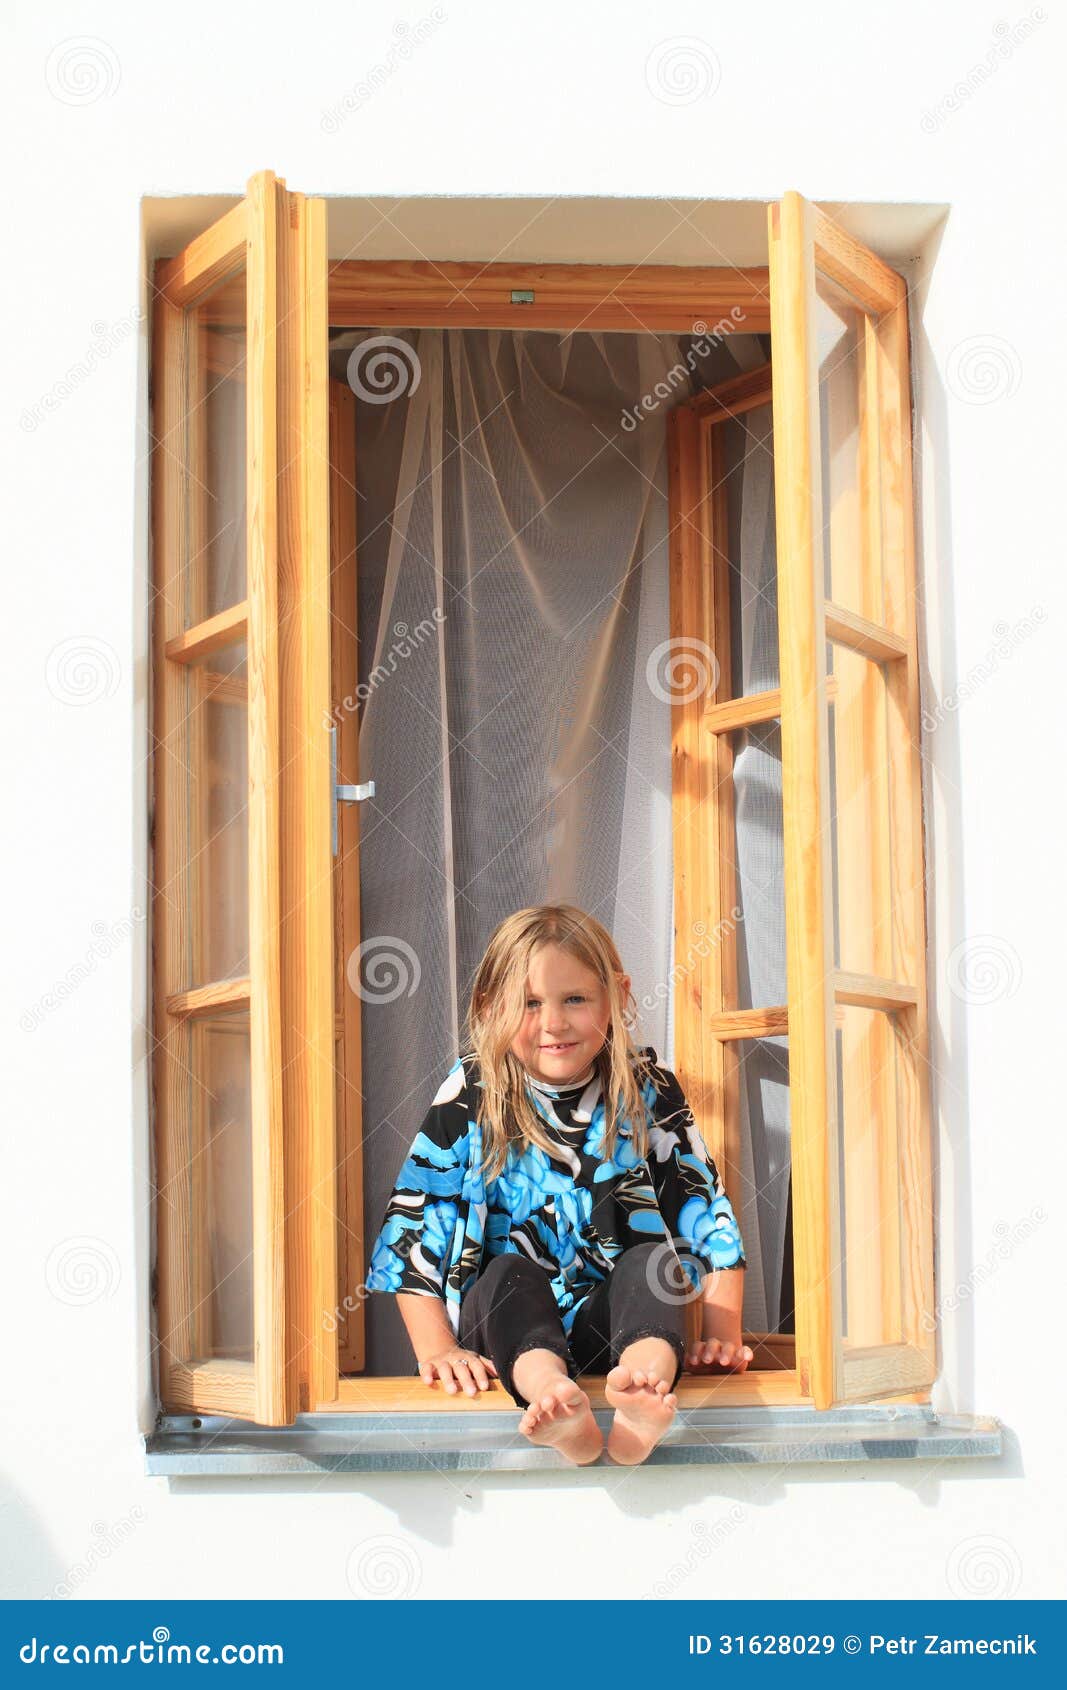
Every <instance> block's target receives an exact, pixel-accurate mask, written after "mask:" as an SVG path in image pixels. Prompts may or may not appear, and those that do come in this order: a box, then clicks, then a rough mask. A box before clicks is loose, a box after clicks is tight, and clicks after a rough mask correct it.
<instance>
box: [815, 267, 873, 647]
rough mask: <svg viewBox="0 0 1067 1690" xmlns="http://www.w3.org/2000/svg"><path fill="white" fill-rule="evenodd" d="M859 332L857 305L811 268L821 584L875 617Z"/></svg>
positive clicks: (862, 320) (862, 328) (838, 600)
mask: <svg viewBox="0 0 1067 1690" xmlns="http://www.w3.org/2000/svg"><path fill="white" fill-rule="evenodd" d="M865 333H866V317H865V314H864V312H863V311H861V310H860V308H859V307H858V306H857V305H855V304H854V303H853V302H852V301H851V300H850V299H849V298H848V297H847V295H845V294H844V293H842V292H841V290H840V289H839V288H837V287H835V286H834V284H833V283H832V282H830V281H828V280H827V278H826V277H825V276H821V275H818V274H817V275H816V306H815V340H816V356H817V358H818V364H819V423H820V437H821V438H820V455H821V463H822V523H823V571H824V590H825V593H826V596H827V598H830V599H833V601H834V603H835V604H840V605H843V606H844V607H845V608H846V609H848V610H854V611H857V612H859V614H860V615H862V616H867V617H869V618H870V620H871V621H872V622H880V621H881V620H882V583H881V578H880V573H879V571H880V564H879V561H878V558H877V551H876V549H875V548H874V547H872V545H871V540H870V535H869V533H868V531H867V529H868V524H867V520H866V516H865V512H864V509H863V496H864V489H863V478H862V476H861V450H862V443H861V424H863V423H864V422H865V421H867V422H868V426H869V428H870V429H871V430H874V429H876V427H877V420H876V419H877V407H876V406H874V405H871V406H870V407H868V402H867V395H866V383H865V374H864V371H865V362H866V360H865V355H864V337H865ZM868 408H869V409H870V418H869V419H868V418H867V411H868ZM871 445H872V447H873V446H874V441H873V440H872V441H871Z"/></svg>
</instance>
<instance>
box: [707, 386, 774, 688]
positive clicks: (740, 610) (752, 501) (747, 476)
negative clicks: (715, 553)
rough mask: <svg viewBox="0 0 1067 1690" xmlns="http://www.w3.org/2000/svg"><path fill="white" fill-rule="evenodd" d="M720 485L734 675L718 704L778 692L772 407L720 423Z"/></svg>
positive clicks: (716, 459) (715, 440) (716, 433)
mask: <svg viewBox="0 0 1067 1690" xmlns="http://www.w3.org/2000/svg"><path fill="white" fill-rule="evenodd" d="M710 440H711V452H712V476H713V480H723V481H724V483H725V496H726V546H727V559H728V563H729V576H728V579H729V608H730V671H729V675H728V676H727V675H724V676H723V679H722V684H721V685H720V687H719V692H718V702H721V701H722V700H723V699H726V698H741V697H743V696H745V695H746V694H748V693H753V692H769V691H770V690H771V689H772V688H774V687H776V686H777V685H778V679H779V671H778V552H777V546H776V541H775V526H774V436H773V431H772V427H771V407H770V405H758V406H756V407H755V408H754V409H753V410H751V411H747V412H745V413H744V414H743V415H742V416H740V417H729V418H727V420H726V421H724V422H721V423H716V425H715V427H714V428H713V429H712V430H711V431H710Z"/></svg>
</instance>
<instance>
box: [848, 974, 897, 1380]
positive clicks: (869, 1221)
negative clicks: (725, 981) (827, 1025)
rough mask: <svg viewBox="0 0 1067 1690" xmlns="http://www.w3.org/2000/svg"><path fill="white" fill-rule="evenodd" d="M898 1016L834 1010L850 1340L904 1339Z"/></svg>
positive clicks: (855, 1342)
mask: <svg viewBox="0 0 1067 1690" xmlns="http://www.w3.org/2000/svg"><path fill="white" fill-rule="evenodd" d="M901 1036H902V1035H901V1033H900V1032H899V1030H898V1022H897V1018H896V1017H895V1016H892V1015H886V1014H884V1013H883V1012H882V1011H881V1010H877V1009H862V1008H857V1007H855V1006H853V1005H847V1006H845V1005H839V1006H838V1009H837V1016H836V1030H835V1040H836V1049H837V1129H838V1177H839V1180H840V1192H841V1204H840V1209H841V1237H840V1248H841V1259H842V1262H843V1264H844V1271H843V1273H842V1276H841V1277H842V1320H843V1332H844V1336H845V1340H846V1342H847V1343H848V1344H849V1345H851V1346H854V1347H856V1348H863V1347H864V1346H866V1345H868V1344H890V1343H899V1342H901V1341H902V1338H903V1328H902V1315H901V1283H902V1281H901V1262H900V1250H901V1225H900V1174H899V1169H900V1160H899V1148H898V1143H897V1066H898V1060H897V1041H898V1039H899V1038H900V1037H901Z"/></svg>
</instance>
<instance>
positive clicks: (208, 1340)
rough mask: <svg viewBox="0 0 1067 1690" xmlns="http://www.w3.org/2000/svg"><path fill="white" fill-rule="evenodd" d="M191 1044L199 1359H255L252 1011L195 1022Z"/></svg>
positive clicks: (195, 1310)
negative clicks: (249, 1015)
mask: <svg viewBox="0 0 1067 1690" xmlns="http://www.w3.org/2000/svg"><path fill="white" fill-rule="evenodd" d="M189 1040H190V1046H191V1049H190V1075H191V1076H192V1075H195V1076H196V1078H195V1079H193V1078H190V1082H189V1100H190V1101H189V1108H190V1116H191V1119H190V1156H189V1164H188V1173H187V1177H188V1179H189V1181H190V1184H191V1190H190V1199H191V1201H190V1205H189V1212H190V1214H191V1216H192V1225H193V1228H194V1239H193V1248H192V1251H191V1267H192V1274H193V1283H192V1285H191V1287H190V1292H191V1298H190V1301H191V1307H192V1309H193V1347H194V1355H195V1356H196V1358H197V1359H201V1360H207V1359H209V1358H211V1357H213V1356H221V1357H226V1358H227V1359H229V1360H232V1361H250V1360H251V1359H252V1354H253V1324H252V1284H253V1281H252V1125H251V1122H252V1114H251V1099H250V1080H249V1075H250V1057H249V1019H248V1011H247V1010H242V1011H238V1012H235V1013H232V1014H227V1015H212V1016H210V1017H208V1018H205V1019H203V1020H194V1021H192V1022H191V1023H190V1027H189Z"/></svg>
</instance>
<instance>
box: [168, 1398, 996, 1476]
mask: <svg viewBox="0 0 1067 1690" xmlns="http://www.w3.org/2000/svg"><path fill="white" fill-rule="evenodd" d="M596 1418H597V1421H598V1422H599V1424H600V1426H601V1427H602V1429H603V1431H604V1433H605V1435H606V1433H607V1430H608V1427H609V1425H610V1423H611V1412H610V1410H605V1411H603V1412H601V1413H598V1414H597V1416H596ZM517 1427H518V1414H517V1411H516V1410H514V1409H512V1410H510V1411H509V1412H508V1413H502V1412H500V1413H498V1412H490V1411H488V1410H487V1411H486V1412H484V1413H481V1414H478V1415H477V1416H475V1415H472V1414H470V1413H469V1412H460V1413H457V1414H450V1413H448V1412H447V1411H445V1412H441V1413H434V1414H420V1413H418V1412H404V1413H397V1414H377V1413H376V1414H301V1415H299V1416H298V1418H297V1420H296V1421H295V1423H294V1424H293V1425H292V1426H282V1427H270V1426H256V1425H253V1424H252V1423H251V1422H249V1421H245V1420H232V1419H228V1418H226V1417H225V1416H222V1415H191V1414H166V1415H161V1416H160V1419H159V1423H158V1425H157V1426H156V1429H155V1431H153V1432H151V1433H150V1434H149V1435H148V1437H147V1438H146V1439H145V1468H146V1471H147V1472H148V1473H149V1474H152V1475H156V1476H160V1477H171V1478H197V1477H200V1478H209V1477H224V1476H234V1475H243V1474H248V1475H255V1474H278V1473H315V1474H319V1475H321V1474H323V1473H412V1472H441V1471H446V1472H463V1471H465V1470H474V1471H477V1472H497V1473H500V1472H528V1471H531V1470H534V1469H537V1470H542V1471H551V1470H559V1469H566V1470H568V1471H571V1472H573V1471H575V1469H574V1468H573V1467H572V1466H571V1463H570V1462H569V1461H567V1460H565V1459H564V1457H563V1456H561V1455H560V1454H559V1453H558V1452H557V1451H556V1450H554V1449H550V1448H539V1447H537V1446H536V1445H534V1444H531V1443H528V1442H527V1440H526V1439H525V1438H524V1437H522V1435H521V1434H520V1433H519V1431H518V1429H517ZM1001 1453H1002V1439H1001V1425H1000V1422H999V1421H998V1420H995V1419H993V1418H992V1417H990V1416H986V1415H968V1414H951V1415H950V1414H937V1413H935V1411H934V1410H933V1409H931V1408H929V1407H928V1406H926V1405H924V1404H899V1405H892V1406H889V1407H879V1406H877V1405H876V1404H870V1405H868V1404H861V1405H853V1406H850V1407H847V1408H831V1409H824V1410H822V1411H819V1410H818V1409H813V1408H803V1407H799V1408H773V1409H771V1408H739V1409H734V1410H732V1411H726V1412H724V1411H723V1410H722V1409H695V1410H688V1411H680V1412H679V1414H678V1416H677V1419H676V1421H675V1424H674V1425H673V1426H672V1428H671V1431H670V1433H669V1434H668V1436H667V1438H666V1439H665V1440H664V1442H663V1443H661V1444H659V1445H657V1447H656V1448H655V1449H654V1450H653V1451H652V1454H651V1455H650V1456H649V1458H648V1460H647V1462H645V1466H662V1467H667V1466H682V1465H692V1464H700V1465H705V1466H712V1465H719V1464H722V1463H732V1462H745V1463H749V1464H759V1463H762V1462H775V1463H778V1464H779V1465H781V1464H784V1463H798V1462H830V1461H886V1460H892V1461H927V1460H935V1459H936V1460H938V1461H944V1460H946V1459H973V1458H974V1457H976V1456H986V1457H995V1456H999V1455H1000V1454H1001ZM613 1465H614V1463H612V1462H610V1461H608V1459H607V1457H606V1456H601V1457H600V1460H599V1461H597V1462H594V1463H592V1467H593V1468H595V1467H599V1466H613ZM584 1470H585V1471H589V1470H591V1469H584Z"/></svg>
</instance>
